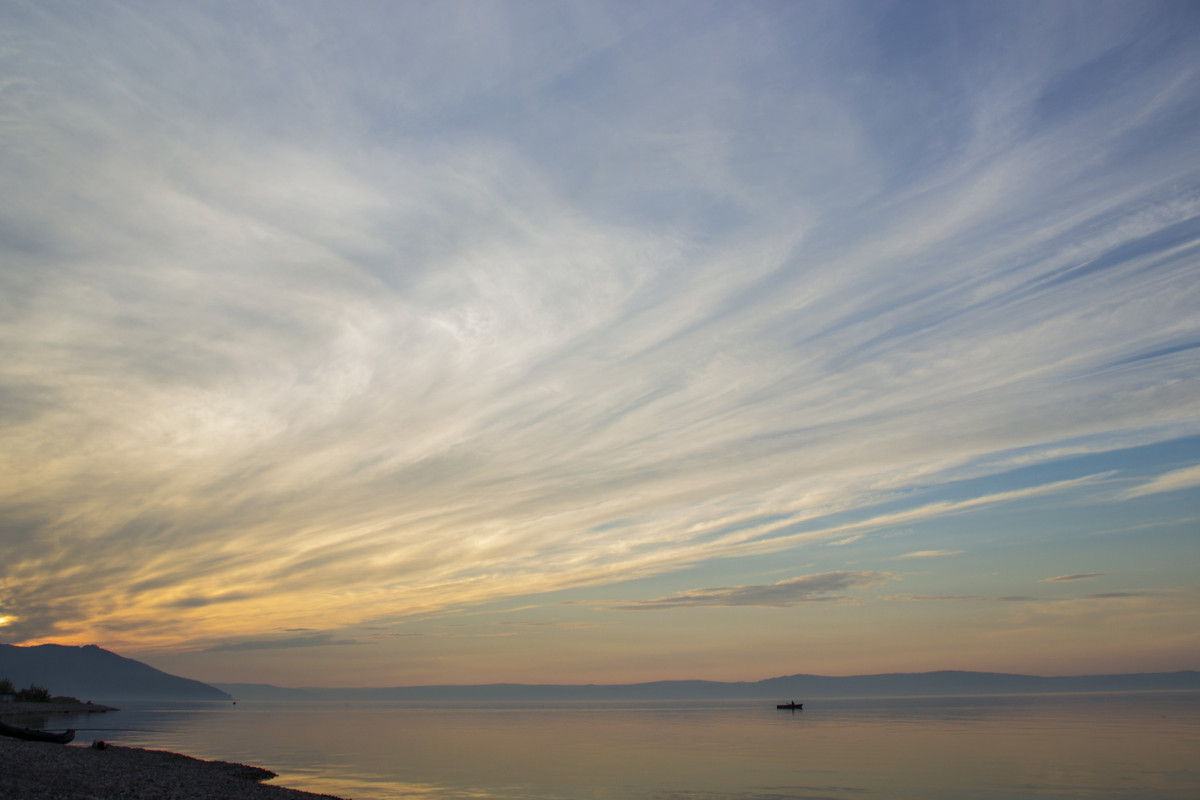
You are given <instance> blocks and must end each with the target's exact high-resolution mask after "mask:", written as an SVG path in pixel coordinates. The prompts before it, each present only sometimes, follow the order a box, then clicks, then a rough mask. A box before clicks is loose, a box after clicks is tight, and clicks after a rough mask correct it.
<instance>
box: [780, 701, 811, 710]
mask: <svg viewBox="0 0 1200 800" xmlns="http://www.w3.org/2000/svg"><path fill="white" fill-rule="evenodd" d="M775 707H776V708H786V709H787V710H789V711H800V710H801V709H803V708H804V703H797V702H796V701H795V700H793V701H792V702H790V703H780V704H779V705H777V706H775Z"/></svg>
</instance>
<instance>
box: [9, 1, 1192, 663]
mask: <svg viewBox="0 0 1200 800" xmlns="http://www.w3.org/2000/svg"><path fill="white" fill-rule="evenodd" d="M376 13H378V14H379V16H376ZM954 13H963V14H969V13H971V12H970V11H969V9H964V10H961V11H956V12H954ZM1078 13H1079V12H1078V11H1072V10H1071V9H1068V8H1057V7H1056V8H1055V9H1052V10H1043V16H1044V17H1045V19H1044V20H1043V22H1044V24H1043V25H1039V26H1037V28H1036V29H1035V28H1034V27H1033V26H1028V25H1025V24H1024V23H1023V22H1022V20H1021V19H1020V14H1017V13H1008V12H1005V13H1002V14H1000V15H999V16H1000V17H1001V18H1002V19H999V20H997V24H998V25H1001V26H1002V27H1003V29H1004V30H1005V31H1007V32H1008V34H1007V35H1005V36H1001V37H997V41H1006V42H1008V44H1007V45H1006V47H1007V48H1011V49H1006V50H1005V51H1004V52H1002V53H988V54H984V53H980V54H979V55H978V57H975V56H972V55H970V54H971V53H974V52H975V50H976V48H975V47H974V46H973V45H972V46H964V47H962V48H961V53H962V54H965V55H961V56H960V58H961V59H962V61H961V62H958V61H956V62H955V64H954V68H952V69H929V68H928V67H929V64H928V62H927V61H926V60H925V59H926V58H927V57H929V58H935V59H936V58H950V57H951V56H950V52H949V51H950V50H951V49H955V50H956V51H957V50H959V48H949V47H948V48H947V50H946V51H945V52H943V51H942V50H940V49H938V50H937V51H936V52H933V53H929V54H924V53H922V54H918V53H912V52H907V51H906V50H904V48H903V47H901V48H900V50H898V51H897V50H893V49H889V47H884V44H886V43H887V39H886V31H883V30H882V29H881V23H880V20H878V19H876V18H875V17H874V15H873V14H871V13H869V12H865V11H863V10H861V9H854V8H849V7H846V8H836V7H829V8H825V7H822V8H821V9H813V8H806V9H805V10H804V11H803V14H801V12H800V11H799V10H798V9H788V8H778V9H776V8H773V7H772V8H768V7H765V6H764V7H755V8H754V9H751V10H750V11H746V12H745V13H729V12H723V11H721V10H720V9H719V8H709V9H706V10H705V11H704V12H703V13H699V12H696V13H690V12H689V13H688V14H683V15H677V18H676V15H675V14H674V10H673V9H672V8H671V7H670V6H669V5H668V6H666V7H660V8H653V7H651V8H648V9H646V10H641V11H631V10H630V9H628V8H624V7H621V8H619V9H618V8H617V7H614V6H609V5H606V4H594V5H592V4H588V5H583V6H571V7H563V8H562V9H561V10H560V11H559V12H558V13H556V14H553V15H542V14H534V13H533V12H531V11H530V10H529V9H528V8H525V7H523V6H521V5H520V4H517V5H513V4H496V5H486V6H484V7H481V8H480V9H479V10H478V14H477V15H468V16H463V15H460V14H456V13H452V12H451V11H448V10H444V9H440V8H438V7H430V8H415V7H405V6H397V7H395V8H392V9H389V10H387V11H381V10H379V9H371V8H368V7H362V8H356V9H352V10H350V11H347V12H345V13H342V12H341V11H338V12H337V13H334V12H333V11H331V10H330V9H322V8H320V7H318V8H316V9H315V10H312V14H311V15H310V14H299V13H295V12H294V11H289V10H288V9H287V8H286V7H276V8H272V9H259V10H254V9H249V8H247V9H236V8H225V7H218V6H211V5H207V4H200V5H196V6H191V7H188V8H186V9H177V8H171V7H168V6H161V5H153V4H147V5H138V4H132V5H122V6H119V7H117V6H107V5H104V4H96V5H90V4H89V6H88V7H87V9H84V8H82V7H73V8H72V10H71V11H70V13H68V12H66V11H63V10H61V9H58V8H55V7H52V6H42V5H39V4H32V3H31V4H20V3H18V4H9V5H8V6H6V7H5V9H4V10H3V11H0V30H4V31H6V33H5V34H3V36H4V38H3V40H2V41H0V66H2V69H0V73H2V74H5V75H6V76H8V78H7V80H6V82H5V83H3V85H2V86H0V142H2V144H3V147H0V175H2V176H3V178H4V183H5V186H6V189H7V190H6V192H4V193H3V196H0V250H2V252H0V258H2V259H3V264H4V266H3V268H0V352H2V354H3V358H0V454H2V455H0V487H2V488H0V526H2V527H0V560H3V561H4V563H5V564H6V583H5V585H4V588H3V592H4V594H3V595H0V601H2V604H0V613H3V615H5V616H7V617H10V618H11V621H10V623H9V625H8V627H6V629H5V631H6V635H7V634H11V635H12V636H14V637H16V638H26V639H29V640H35V639H38V638H39V637H41V638H48V637H51V636H63V637H71V636H74V637H86V636H104V637H108V639H106V641H107V640H112V641H128V642H130V643H139V642H150V641H154V642H160V643H170V642H181V641H186V640H189V639H202V638H205V637H209V638H212V637H215V636H218V635H221V634H223V632H228V631H229V630H230V629H231V628H233V629H236V631H235V632H236V633H238V634H239V635H244V636H245V639H246V641H259V640H260V639H263V638H264V636H265V634H266V633H267V632H269V631H272V630H276V629H280V628H285V627H296V626H299V625H311V626H313V627H316V628H318V629H320V630H331V629H333V628H334V627H335V625H337V624H349V623H358V622H363V621H366V620H372V619H392V618H397V617H403V616H405V615H411V614H415V613H419V612H423V611H431V610H436V609H444V608H447V607H452V606H456V605H461V604H467V603H474V602H481V601H484V600H489V599H495V598H497V597H502V596H517V595H521V594H525V593H533V592H543V591H551V590H556V589H566V588H571V587H579V586H594V585H597V584H603V583H609V582H614V581H618V580H625V579H628V578H631V577H647V576H652V575H655V574H661V573H663V572H668V571H671V570H674V569H678V568H680V567H681V566H684V565H690V564H696V563H699V562H702V561H705V560H709V559H718V558H725V557H729V556H751V555H756V554H769V553H777V552H781V551H783V550H787V549H790V548H794V547H799V546H803V545H805V544H809V543H813V542H822V543H826V544H832V545H841V546H842V547H841V548H839V549H835V550H833V551H831V552H833V553H836V554H839V555H838V557H841V556H840V554H844V553H850V552H852V551H853V550H854V549H855V547H859V546H864V545H866V544H868V543H869V542H870V540H871V534H873V533H875V532H878V531H885V530H894V529H896V528H897V527H899V526H907V525H914V524H917V523H921V522H924V521H928V520H932V519H937V518H941V517H945V516H948V515H955V514H966V513H979V512H982V511H985V510H987V509H989V508H992V507H996V506H999V505H1001V504H1016V503H1023V502H1029V501H1031V500H1035V499H1038V498H1052V497H1059V496H1065V495H1067V494H1069V493H1078V492H1083V491H1086V490H1088V489H1090V488H1091V487H1092V486H1094V485H1095V484H1097V483H1098V482H1099V481H1100V480H1101V479H1102V478H1103V477H1104V476H1106V475H1107V474H1108V472H1107V470H1109V469H1111V467H1110V466H1106V467H1104V468H1099V469H1096V470H1091V469H1090V468H1089V470H1085V471H1083V472H1086V474H1085V475H1083V476H1082V477H1080V476H1079V474H1075V475H1073V476H1071V477H1067V478H1063V477H1062V476H1055V477H1052V478H1045V479H1043V478H1035V479H1030V480H1029V481H1026V482H1024V483H1022V484H1021V485H1020V488H1015V489H1014V488H1011V486H1012V484H1006V485H1005V486H1004V487H984V486H981V487H979V488H978V491H972V492H965V491H962V490H960V489H959V488H957V487H959V484H958V481H960V480H963V479H967V478H972V479H978V478H986V477H989V476H995V475H996V474H999V473H1002V472H1005V471H1008V470H1011V469H1013V468H1015V467H1018V466H1020V467H1026V466H1038V465H1044V464H1047V463H1049V462H1052V461H1054V460H1056V459H1060V458H1062V457H1063V456H1064V455H1075V454H1080V453H1103V452H1107V451H1111V450H1114V449H1116V448H1118V447H1130V446H1135V445H1142V444H1147V443H1151V442H1158V441H1167V440H1171V439H1174V438H1179V437H1183V436H1189V435H1195V434H1197V433H1200V401H1198V400H1197V398H1198V397H1200V391H1197V386H1196V380H1197V373H1196V369H1195V354H1196V352H1197V351H1196V350H1195V349H1187V347H1186V345H1187V344H1188V343H1189V342H1190V343H1193V344H1194V343H1195V342H1198V341H1200V321H1198V320H1200V315H1197V314H1195V313H1194V312H1195V309H1196V307H1197V301H1198V300H1200V288H1197V287H1200V281H1197V280H1196V270H1197V268H1196V264H1197V261H1196V257H1195V256H1196V247H1197V242H1198V241H1200V225H1198V224H1197V222H1196V220H1197V219H1198V215H1200V189H1198V188H1197V187H1198V186H1200V151H1198V150H1197V148H1196V147H1195V145H1194V144H1193V143H1192V142H1191V137H1190V136H1187V135H1186V132H1190V131H1191V129H1192V127H1194V126H1189V125H1187V124H1185V122H1181V120H1184V121H1186V120H1187V119H1190V117H1189V116H1188V115H1189V114H1193V113H1195V108H1196V100H1195V98H1196V97H1197V96H1200V91H1198V89H1200V77H1198V76H1197V74H1196V71H1195V69H1194V65H1193V63H1192V62H1193V61H1194V58H1193V56H1192V55H1191V52H1192V51H1191V50H1190V49H1188V48H1181V47H1179V46H1178V43H1176V44H1175V45H1173V46H1161V47H1158V48H1156V49H1154V48H1150V45H1148V44H1144V42H1145V41H1149V40H1152V39H1154V37H1161V36H1164V35H1165V34H1164V32H1163V31H1164V28H1163V27H1162V23H1161V20H1158V21H1157V22H1156V21H1155V20H1156V19H1157V18H1155V17H1154V15H1150V17H1148V19H1149V21H1142V22H1139V21H1138V19H1133V18H1132V17H1136V16H1137V15H1134V14H1133V12H1132V11H1131V10H1128V9H1122V8H1120V7H1110V6H1106V7H1105V8H1104V9H1102V10H1099V11H1095V12H1089V19H1090V20H1091V24H1090V25H1089V26H1088V33H1087V34H1086V35H1083V34H1080V33H1079V32H1078V30H1077V26H1076V25H1075V24H1074V23H1075V22H1076V21H1077V18H1078V17H1077V15H1078ZM797 14H801V16H804V17H805V18H804V19H803V20H801V19H798V18H797V17H796V16H795V15H797ZM810 15H815V16H811V17H810ZM1126 15H1129V17H1130V18H1126ZM543 16H544V17H545V18H543ZM667 17H671V18H672V25H671V26H663V25H661V24H658V23H660V22H661V21H662V20H663V19H664V18H667ZM231 20H236V22H237V24H232V23H231ZM1139 26H1141V27H1139ZM1146 26H1148V27H1146ZM671 31H674V33H671ZM505 32H507V33H505ZM1051 41H1052V42H1055V46H1053V47H1051V46H1047V43H1048V42H1051ZM1114 47H1126V48H1132V50H1130V53H1131V55H1130V58H1131V59H1132V61H1130V62H1129V63H1130V64H1131V65H1132V66H1130V68H1129V69H1128V70H1127V71H1126V70H1123V71H1122V72H1121V73H1120V74H1119V75H1111V76H1109V78H1111V80H1105V81H1101V82H1100V83H1097V84H1096V85H1101V84H1103V85H1104V86H1105V89H1104V91H1103V92H1101V93H1100V94H1098V95H1096V94H1088V93H1087V92H1083V93H1071V92H1068V95H1070V97H1071V98H1074V99H1073V103H1074V105H1072V104H1070V103H1066V102H1065V100H1063V99H1062V97H1063V95H1062V92H1063V91H1064V89H1063V87H1064V86H1065V85H1068V84H1070V82H1071V81H1080V80H1082V81H1084V83H1085V84H1087V85H1088V86H1092V84H1091V83H1090V82H1089V81H1087V80H1086V79H1084V78H1082V77H1080V76H1083V75H1086V74H1088V69H1089V65H1093V64H1094V63H1095V62H1096V60H1097V59H1100V58H1102V57H1103V56H1104V54H1105V53H1107V52H1110V51H1111V50H1112V48H1114ZM164 53H171V54H172V57H171V58H164V57H163V56H162V54H164ZM848 64H854V65H857V66H854V67H853V68H852V69H851V68H848V67H847V65H848ZM1092 91H1095V86H1092ZM1056 98H1057V99H1056ZM913 108H926V109H931V108H937V109H939V113H938V114H923V113H914V112H913V111H912V109H913ZM1194 473H1195V470H1194V469H1189V470H1181V471H1178V472H1176V473H1169V474H1168V475H1164V476H1162V477H1161V478H1159V479H1158V480H1156V481H1154V482H1152V483H1150V484H1146V485H1144V486H1143V487H1139V488H1138V489H1134V490H1131V492H1130V493H1127V496H1129V497H1134V496H1142V495H1144V494H1150V493H1153V492H1158V491H1167V490H1169V487H1172V486H1174V487H1178V488H1182V487H1185V486H1194V485H1197V482H1198V481H1200V478H1197V476H1196V475H1195V474H1194ZM1154 487H1158V488H1154ZM939 489H946V490H947V493H946V494H939V493H938V490H939ZM965 495H970V496H969V497H966V498H965V499H964V496H965ZM945 497H951V498H952V499H937V498H945ZM931 498H932V499H931ZM885 502H886V503H890V505H887V506H883V505H882V504H883V503H885ZM881 509H886V510H881ZM839 514H844V515H846V516H837V515H839ZM845 520H849V521H845ZM964 535H966V534H964ZM851 545H853V546H854V547H851ZM911 546H912V547H914V548H918V547H922V546H923V543H914V544H913V545H911ZM921 552H924V553H925V554H926V555H931V554H932V552H934V551H927V550H926V551H914V553H912V554H910V556H912V557H916V555H917V554H918V553H921ZM939 552H942V554H949V552H954V551H939ZM827 574H831V575H866V574H871V573H849V572H845V573H843V572H832V571H831V572H829V573H827ZM735 580H736V579H735ZM732 582H733V581H732V580H731V581H730V583H732ZM755 588H756V587H741V588H740V589H723V590H720V591H724V592H729V593H731V594H728V595H726V596H725V599H726V600H729V601H732V600H736V599H738V598H750V597H751V596H752V595H753V594H754V591H752V590H755ZM743 589H744V590H745V591H741V590H743ZM757 589H758V590H761V592H760V596H762V597H766V596H769V595H770V593H771V592H772V591H774V592H776V593H777V594H779V595H781V596H782V595H787V596H788V597H791V598H792V600H793V601H796V602H801V601H802V600H801V599H800V598H803V597H805V596H806V595H805V594H804V592H805V591H806V588H805V585H804V584H796V585H789V586H787V587H784V588H782V589H771V588H770V587H766V588H764V587H757ZM810 589H811V587H810ZM714 591H716V590H714ZM831 591H833V590H831ZM812 592H813V593H812V594H811V595H809V596H811V597H818V596H819V597H827V596H831V595H829V594H822V593H820V592H817V591H816V590H812ZM789 593H790V594H789ZM718 595H719V592H717V593H716V594H714V595H713V596H712V597H713V598H714V600H715V599H717V598H718ZM668 599H670V598H665V599H664V601H665V600H668ZM164 608H170V609H173V613H172V615H171V618H169V619H167V618H164V615H163V614H162V613H161V612H162V609H164ZM242 628H245V630H242Z"/></svg>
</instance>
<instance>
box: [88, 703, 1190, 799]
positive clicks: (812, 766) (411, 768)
mask: <svg viewBox="0 0 1200 800" xmlns="http://www.w3.org/2000/svg"><path fill="white" fill-rule="evenodd" d="M72 724H75V725H77V726H78V727H79V728H81V729H88V728H90V730H80V732H79V736H78V739H79V741H80V742H82V743H85V744H86V743H88V742H90V741H91V740H92V739H93V738H103V739H106V740H108V741H112V742H118V743H121V744H127V745H132V746H137V747H150V748H156V749H165V750H175V751H178V752H183V753H187V754H189V755H194V756H197V757H200V758H208V759H221V760H226V761H240V762H245V763H250V764H255V765H258V766H263V767H266V768H268V769H271V770H274V771H275V772H278V773H279V778H277V779H276V780H275V781H274V782H275V783H278V784H280V785H283V786H290V787H294V788H298V789H306V790H308V791H315V792H325V793H331V794H336V795H340V796H342V797H349V798H354V800H390V799H391V798H423V799H424V800H453V799H457V798H478V799H479V800H516V798H521V799H522V800H582V799H583V798H592V799H601V798H614V800H615V799H616V798H620V799H621V800H715V798H739V799H742V800H817V799H818V798H821V799H831V800H849V799H851V798H889V797H895V798H930V799H936V798H963V797H971V798H995V799H997V800H998V799H1000V798H1037V797H1061V798H1139V799H1140V800H1155V799H1156V798H1188V799H1189V800H1194V798H1198V797H1200V758H1198V757H1197V756H1198V754H1200V693H1187V694H1121V695H1086V696H1083V695H1066V696H1062V695H1060V696H1051V697H1046V696H1040V697H988V698H980V697H975V698H919V699H914V698H907V699H887V700H879V699H871V700H812V701H809V702H807V703H806V704H805V709H804V710H803V711H800V712H788V711H777V710H775V708H774V707H773V705H772V704H771V703H758V702H753V701H736V702H708V703H577V704H570V703H553V704H536V705H515V704H485V705H477V706H470V707H468V706H456V705H447V704H439V705H432V704H431V705H419V704H342V703H297V704H287V705H285V704H275V703H272V704H266V703H253V702H240V703H238V704H237V705H236V706H234V705H224V704H222V705H195V706H189V707H186V708H171V709H166V708H151V707H143V708H134V707H131V708H127V709H125V710H123V711H120V712H118V713H115V714H107V715H104V716H103V717H101V716H98V715H94V716H92V717H89V718H80V719H79V720H78V721H77V722H75V723H72ZM102 726H106V727H103V728H102Z"/></svg>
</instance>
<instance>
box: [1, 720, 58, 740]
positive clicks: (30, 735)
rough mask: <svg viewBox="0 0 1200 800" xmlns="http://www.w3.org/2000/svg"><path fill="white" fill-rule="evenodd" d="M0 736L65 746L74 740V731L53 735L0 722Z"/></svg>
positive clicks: (48, 732)
mask: <svg viewBox="0 0 1200 800" xmlns="http://www.w3.org/2000/svg"><path fill="white" fill-rule="evenodd" d="M0 735H2V736H11V737H12V738H14V739H24V740H25V741H27V742H53V743H54V744H67V743H68V742H70V741H73V740H74V739H75V729H74V728H71V729H70V730H65V731H62V732H61V733H54V732H52V731H39V730H35V729H33V728H17V727H14V726H12V725H6V724H4V723H3V722H0Z"/></svg>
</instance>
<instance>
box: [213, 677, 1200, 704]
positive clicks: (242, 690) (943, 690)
mask: <svg viewBox="0 0 1200 800" xmlns="http://www.w3.org/2000/svg"><path fill="white" fill-rule="evenodd" d="M221 688H222V689H224V690H225V691H227V692H229V693H230V694H232V695H233V696H234V697H238V698H244V699H247V700H342V701H352V700H368V701H369V700H375V701H387V700H393V701H403V700H415V701H420V700H428V701H489V700H491V701H505V700H509V701H536V700H740V699H747V700H774V699H780V698H782V699H785V700H788V699H792V698H796V699H797V700H800V699H811V698H820V697H930V696H937V695H942V696H949V695H994V694H1048V693H1056V692H1140V691H1196V690H1200V672H1195V671H1190V670H1189V671H1184V672H1162V673H1138V674H1131V675H1081V676H1068V677H1054V678H1043V677H1040V676H1037V675H1010V674H1007V673H998V672H960V671H953V670H950V671H942V672H921V673H895V674H887V675H854V676H849V677H830V676H824V675H788V676H784V677H779V678H768V679H767V680H762V681H755V682H738V683H721V682H716V681H655V682H652V683H631V684H621V685H597V684H587V685H577V686H571V685H546V684H542V685H536V684H518V683H494V684H484V685H473V686H397V687H391V688H379V689H320V688H303V689H285V688H281V687H278V686H270V685H267V684H251V683H239V684H221Z"/></svg>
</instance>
